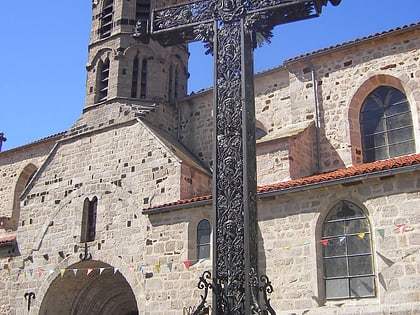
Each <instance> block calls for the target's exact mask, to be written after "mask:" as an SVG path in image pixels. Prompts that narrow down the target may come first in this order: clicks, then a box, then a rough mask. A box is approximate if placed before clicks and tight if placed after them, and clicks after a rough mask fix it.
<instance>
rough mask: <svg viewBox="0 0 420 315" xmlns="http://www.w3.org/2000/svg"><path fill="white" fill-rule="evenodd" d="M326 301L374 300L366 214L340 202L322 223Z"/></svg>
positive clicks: (369, 236) (345, 202) (353, 205)
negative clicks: (371, 298) (367, 298)
mask: <svg viewBox="0 0 420 315" xmlns="http://www.w3.org/2000/svg"><path fill="white" fill-rule="evenodd" d="M320 246H322V252H323V263H324V281H325V297H326V299H330V300H333V299H345V298H364V297H374V296H375V291H376V289H375V275H374V270H373V261H372V259H373V258H372V246H371V232H370V224H369V220H368V218H367V217H366V215H365V214H364V212H363V211H362V210H361V209H360V208H359V207H358V206H356V205H355V204H353V203H351V202H349V201H341V202H339V203H338V204H336V205H335V206H334V207H333V209H332V210H331V211H330V212H329V214H328V216H327V217H326V219H325V220H324V222H323V226H322V238H321V245H320Z"/></svg>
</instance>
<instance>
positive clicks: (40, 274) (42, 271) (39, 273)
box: [38, 268, 45, 277]
mask: <svg viewBox="0 0 420 315" xmlns="http://www.w3.org/2000/svg"><path fill="white" fill-rule="evenodd" d="M44 272H45V270H44V269H42V268H39V269H38V276H40V277H41V276H42V275H43V274H44Z"/></svg>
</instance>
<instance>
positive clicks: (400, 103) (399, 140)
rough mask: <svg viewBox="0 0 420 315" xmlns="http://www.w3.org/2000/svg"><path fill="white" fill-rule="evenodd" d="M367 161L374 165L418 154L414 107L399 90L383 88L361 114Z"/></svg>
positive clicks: (369, 101)
mask: <svg viewBox="0 0 420 315" xmlns="http://www.w3.org/2000/svg"><path fill="white" fill-rule="evenodd" d="M360 131H361V136H362V148H363V160H364V162H372V161H377V160H384V159H388V158H392V157H397V156H402V155H406V154H411V153H414V151H415V143H414V134H413V122H412V118H411V111H410V104H409V103H408V101H407V98H406V96H405V95H404V94H403V93H402V92H401V91H399V90H397V89H395V88H393V87H389V86H380V87H378V88H377V89H375V90H374V91H373V92H372V93H370V94H369V95H368V97H367V98H366V100H365V101H364V103H363V105H362V108H361V111H360Z"/></svg>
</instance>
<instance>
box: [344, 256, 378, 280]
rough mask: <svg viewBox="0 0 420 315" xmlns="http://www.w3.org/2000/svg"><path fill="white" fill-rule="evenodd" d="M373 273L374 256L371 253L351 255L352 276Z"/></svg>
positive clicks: (350, 270) (350, 271)
mask: <svg viewBox="0 0 420 315" xmlns="http://www.w3.org/2000/svg"><path fill="white" fill-rule="evenodd" d="M372 273H373V268H372V257H371V256H370V255H368V256H355V257H349V274H350V276H362V275H371V274H372Z"/></svg>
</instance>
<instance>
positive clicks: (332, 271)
mask: <svg viewBox="0 0 420 315" xmlns="http://www.w3.org/2000/svg"><path fill="white" fill-rule="evenodd" d="M324 268H325V277H326V278H331V277H342V276H347V275H348V271H347V261H346V258H345V257H340V258H328V259H324Z"/></svg>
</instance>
